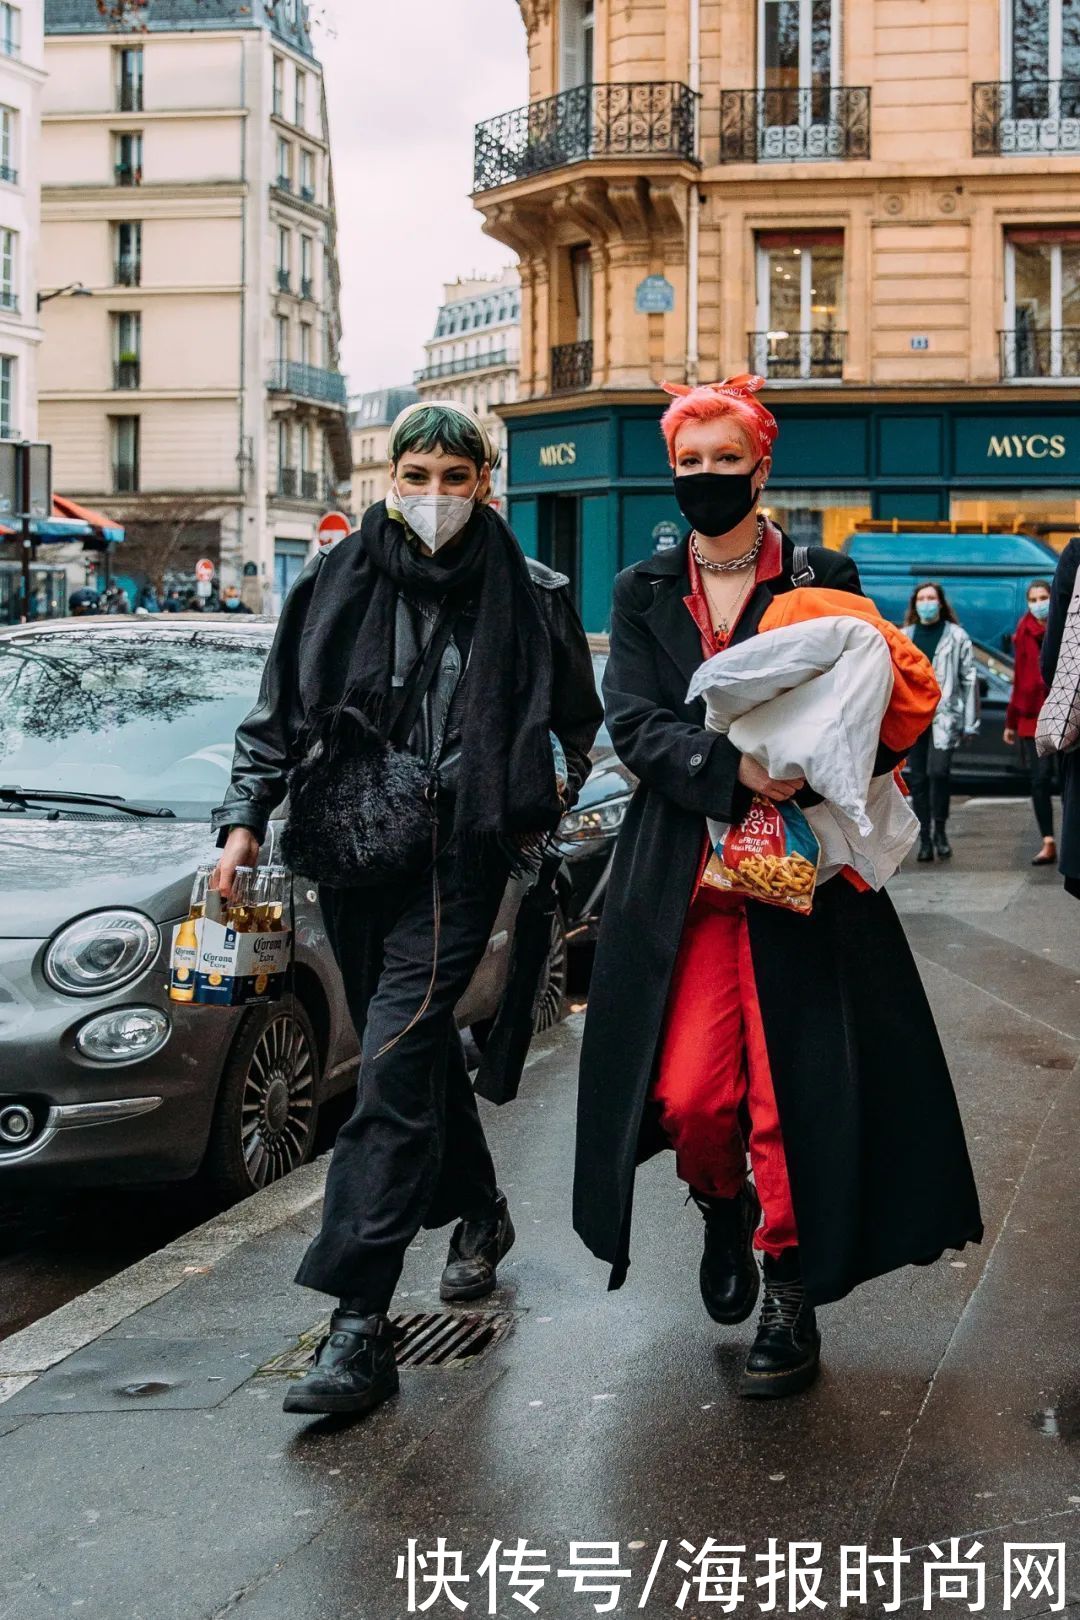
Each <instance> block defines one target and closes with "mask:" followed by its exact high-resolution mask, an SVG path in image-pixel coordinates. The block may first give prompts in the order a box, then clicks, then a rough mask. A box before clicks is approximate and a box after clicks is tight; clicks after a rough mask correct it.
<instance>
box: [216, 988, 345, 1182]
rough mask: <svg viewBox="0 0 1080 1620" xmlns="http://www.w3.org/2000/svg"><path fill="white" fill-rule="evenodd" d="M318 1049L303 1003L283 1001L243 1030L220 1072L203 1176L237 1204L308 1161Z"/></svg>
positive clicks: (314, 1117) (263, 1011)
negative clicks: (219, 1082) (219, 1083)
mask: <svg viewBox="0 0 1080 1620" xmlns="http://www.w3.org/2000/svg"><path fill="white" fill-rule="evenodd" d="M318 1092H319V1049H318V1044H317V1042H316V1040H315V1031H314V1030H313V1028H312V1026H311V1020H310V1019H309V1017H308V1015H307V1013H306V1012H305V1011H304V1008H303V1005H302V1004H301V1003H300V1002H299V1001H297V1000H296V999H295V998H294V997H290V996H286V997H284V998H283V999H282V1000H281V1001H279V1002H275V1003H274V1004H273V1005H272V1006H269V1007H267V1008H265V1009H259V1010H258V1012H257V1013H256V1015H255V1016H254V1017H252V1018H249V1019H248V1020H247V1021H246V1022H245V1024H244V1026H243V1027H242V1028H241V1031H240V1034H239V1036H238V1037H237V1039H236V1041H235V1042H234V1043H233V1047H232V1051H231V1052H230V1053H229V1056H228V1059H227V1061H226V1064H225V1068H224V1070H223V1071H222V1076H221V1086H220V1089H219V1091H218V1100H217V1107H216V1109H215V1111H214V1122H213V1125H212V1126H211V1129H210V1141H209V1144H208V1146H207V1150H206V1159H205V1161H204V1164H203V1177H204V1179H205V1180H206V1181H207V1182H208V1183H209V1184H210V1185H211V1186H212V1187H213V1189H214V1191H215V1192H216V1193H218V1194H219V1195H220V1196H222V1197H224V1198H227V1199H229V1200H230V1201H231V1202H236V1201H237V1200H238V1199H241V1198H247V1197H248V1196H249V1195H250V1194H251V1193H254V1192H258V1191H259V1189H260V1187H268V1186H269V1185H270V1183H271V1182H272V1181H280V1179H281V1177H282V1176H286V1175H288V1173H289V1171H290V1170H297V1169H299V1167H300V1166H301V1165H302V1164H306V1163H307V1162H308V1160H309V1159H310V1158H311V1157H312V1152H313V1149H314V1145H315V1126H316V1121H317V1116H318V1104H317V1101H316V1099H317V1097H318Z"/></svg>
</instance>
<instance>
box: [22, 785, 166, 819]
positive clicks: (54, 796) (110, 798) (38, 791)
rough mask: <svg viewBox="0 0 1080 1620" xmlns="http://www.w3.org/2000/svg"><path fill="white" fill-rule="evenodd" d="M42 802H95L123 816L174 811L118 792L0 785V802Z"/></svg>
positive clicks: (163, 814)
mask: <svg viewBox="0 0 1080 1620" xmlns="http://www.w3.org/2000/svg"><path fill="white" fill-rule="evenodd" d="M38 801H40V802H41V803H42V804H96V805H103V806H105V807H106V808H107V809H109V810H119V811H120V812H121V814H122V815H125V816H150V817H171V818H172V819H173V820H174V821H175V819H176V811H175V810H170V809H169V807H168V806H167V805H164V804H158V805H145V804H129V803H128V801H127V800H126V799H123V798H121V797H120V795H119V794H118V793H66V792H64V791H62V790H61V789H60V788H33V787H25V788H24V787H0V804H18V805H21V806H22V808H23V809H24V810H29V809H30V808H31V807H32V806H33V805H34V804H35V803H36V802H38Z"/></svg>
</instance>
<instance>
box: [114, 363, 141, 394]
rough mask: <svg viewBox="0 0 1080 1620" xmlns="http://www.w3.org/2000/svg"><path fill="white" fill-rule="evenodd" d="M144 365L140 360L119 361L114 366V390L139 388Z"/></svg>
mask: <svg viewBox="0 0 1080 1620" xmlns="http://www.w3.org/2000/svg"><path fill="white" fill-rule="evenodd" d="M141 373H142V365H141V363H140V362H139V361H138V360H117V362H116V364H115V365H114V366H113V387H114V388H138V386H139V381H140V377H141Z"/></svg>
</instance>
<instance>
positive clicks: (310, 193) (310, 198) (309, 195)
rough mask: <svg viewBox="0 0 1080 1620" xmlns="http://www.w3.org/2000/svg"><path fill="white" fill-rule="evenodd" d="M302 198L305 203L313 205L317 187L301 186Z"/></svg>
mask: <svg viewBox="0 0 1080 1620" xmlns="http://www.w3.org/2000/svg"><path fill="white" fill-rule="evenodd" d="M300 196H301V198H302V199H303V201H304V202H309V203H313V202H314V201H315V187H314V186H301V187H300Z"/></svg>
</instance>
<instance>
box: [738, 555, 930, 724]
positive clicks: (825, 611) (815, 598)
mask: <svg viewBox="0 0 1080 1620" xmlns="http://www.w3.org/2000/svg"><path fill="white" fill-rule="evenodd" d="M833 618H849V619H865V620H866V621H867V622H868V623H870V624H872V625H874V626H875V627H876V628H877V629H878V630H880V631H881V633H882V635H883V636H884V637H885V641H886V643H887V645H888V648H889V656H890V658H891V659H892V666H893V689H892V696H891V697H890V699H889V706H888V708H887V709H886V710H885V717H884V719H883V720H882V722H881V740H882V742H883V743H884V744H885V747H886V748H888V749H890V750H891V751H892V752H893V753H894V754H906V753H907V751H908V749H909V748H911V747H912V745H913V744H914V742H915V739H916V738H917V737H921V736H922V734H923V732H924V731H925V730H926V728H927V726H928V725H929V724H930V722H931V721H932V720H933V718H934V712H935V710H936V709H937V706H938V704H939V702H940V701H941V688H940V687H939V686H938V683H937V678H936V676H935V675H934V666H933V665H932V664H931V662H930V660H929V658H927V657H926V655H925V653H921V652H920V651H919V649H918V647H916V645H915V643H914V642H913V641H912V639H911V637H910V636H905V634H904V632H903V631H902V630H900V629H898V628H897V626H896V625H895V624H890V623H889V621H888V619H883V618H882V616H881V614H880V613H879V612H878V610H877V608H876V607H875V606H874V604H873V602H871V600H870V598H869V597H868V596H855V595H854V594H853V593H852V592H851V591H828V590H823V589H820V588H818V587H816V586H812V585H811V586H804V587H803V588H802V589H801V590H797V591H788V592H786V593H785V594H784V595H782V596H774V597H773V600H772V602H771V604H770V605H769V607H768V608H767V609H766V610H765V614H764V616H763V617H762V620H761V623H760V625H759V626H758V628H759V630H762V631H765V630H780V629H782V628H783V626H784V625H787V624H803V623H805V621H806V620H807V619H833Z"/></svg>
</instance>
